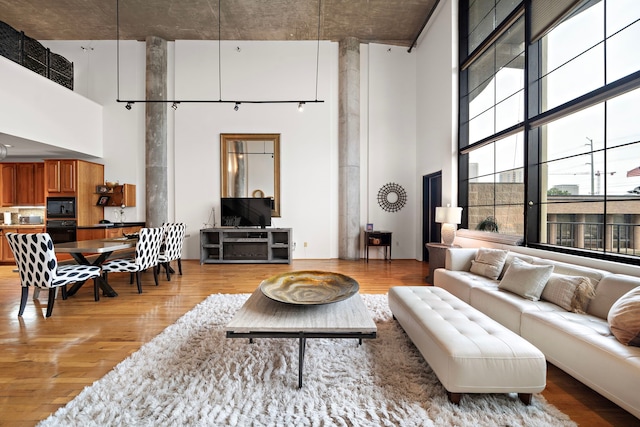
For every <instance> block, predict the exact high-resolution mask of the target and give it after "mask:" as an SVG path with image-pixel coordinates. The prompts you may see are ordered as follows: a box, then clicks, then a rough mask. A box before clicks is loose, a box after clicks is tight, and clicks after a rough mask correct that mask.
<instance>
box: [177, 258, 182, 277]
mask: <svg viewBox="0 0 640 427" xmlns="http://www.w3.org/2000/svg"><path fill="white" fill-rule="evenodd" d="M178 272H179V273H180V275H181V276H182V258H178Z"/></svg>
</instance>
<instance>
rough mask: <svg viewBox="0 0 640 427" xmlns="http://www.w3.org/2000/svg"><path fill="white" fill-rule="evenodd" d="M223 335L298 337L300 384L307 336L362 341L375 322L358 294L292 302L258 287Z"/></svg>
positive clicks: (372, 332) (371, 335)
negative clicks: (332, 299)
mask: <svg viewBox="0 0 640 427" xmlns="http://www.w3.org/2000/svg"><path fill="white" fill-rule="evenodd" d="M225 331H226V334H227V338H249V342H252V341H253V338H298V340H299V356H298V388H301V387H302V371H303V366H304V352H305V346H306V340H307V338H352V339H358V340H359V344H362V339H363V338H369V339H372V338H375V337H376V332H377V328H376V324H375V323H374V322H373V320H372V319H371V315H370V314H369V311H368V310H367V308H366V307H365V305H364V303H363V302H362V299H361V298H360V295H359V294H355V295H353V296H351V297H350V298H348V299H346V300H344V301H339V302H334V303H331V304H322V305H296V304H287V303H283V302H278V301H274V300H272V299H270V298H267V297H266V296H265V295H264V294H263V293H262V291H261V290H260V288H258V289H256V290H255V292H254V293H253V294H251V296H250V297H249V299H248V300H247V301H246V302H245V303H244V305H243V306H242V307H241V308H240V310H239V311H238V312H237V313H236V314H235V316H234V317H233V319H231V321H230V322H229V323H228V324H227V326H226V328H225Z"/></svg>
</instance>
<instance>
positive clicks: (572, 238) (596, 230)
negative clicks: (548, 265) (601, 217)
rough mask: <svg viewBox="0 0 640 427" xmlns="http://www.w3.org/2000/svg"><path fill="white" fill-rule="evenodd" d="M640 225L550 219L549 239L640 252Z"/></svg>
mask: <svg viewBox="0 0 640 427" xmlns="http://www.w3.org/2000/svg"><path fill="white" fill-rule="evenodd" d="M639 227H640V225H634V224H624V223H609V224H603V223H594V222H560V221H548V222H547V238H548V243H549V244H551V245H557V246H565V247H570V248H577V249H588V250H594V251H600V252H602V251H605V252H611V253H619V254H626V255H640V247H639V246H640V242H637V241H636V240H637V239H636V238H635V235H636V234H635V233H636V232H637V230H639V229H640V228H639ZM605 231H606V233H605ZM605 236H606V237H605ZM605 239H606V240H605Z"/></svg>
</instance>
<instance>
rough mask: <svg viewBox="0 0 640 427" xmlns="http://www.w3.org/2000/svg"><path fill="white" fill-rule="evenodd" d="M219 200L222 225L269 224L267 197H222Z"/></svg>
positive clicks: (269, 211)
mask: <svg viewBox="0 0 640 427" xmlns="http://www.w3.org/2000/svg"><path fill="white" fill-rule="evenodd" d="M220 201H221V211H220V214H221V217H222V226H223V227H262V228H265V227H267V226H271V198H269V197H264V198H260V197H223V198H221V199H220Z"/></svg>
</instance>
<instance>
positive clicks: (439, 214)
mask: <svg viewBox="0 0 640 427" xmlns="http://www.w3.org/2000/svg"><path fill="white" fill-rule="evenodd" d="M436 222H439V223H441V224H442V229H441V231H440V234H441V236H442V243H444V244H445V245H447V246H452V245H453V240H454V239H455V238H456V225H458V224H460V222H462V208H454V207H451V206H446V207H442V206H441V207H436Z"/></svg>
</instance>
